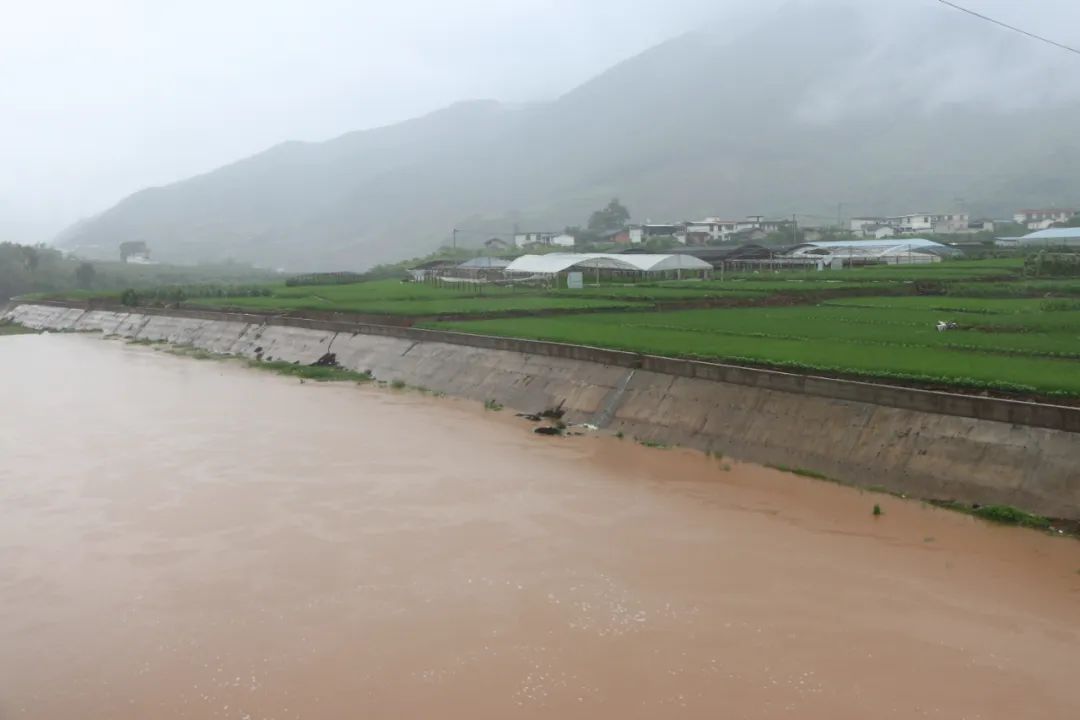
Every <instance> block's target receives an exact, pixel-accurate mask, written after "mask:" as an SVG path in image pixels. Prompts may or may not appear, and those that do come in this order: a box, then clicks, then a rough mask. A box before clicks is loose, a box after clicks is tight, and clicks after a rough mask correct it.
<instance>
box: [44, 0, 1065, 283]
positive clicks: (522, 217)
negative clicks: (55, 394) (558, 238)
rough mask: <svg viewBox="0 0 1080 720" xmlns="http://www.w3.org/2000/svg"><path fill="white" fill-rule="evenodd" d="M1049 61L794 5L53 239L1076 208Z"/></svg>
mask: <svg viewBox="0 0 1080 720" xmlns="http://www.w3.org/2000/svg"><path fill="white" fill-rule="evenodd" d="M1041 52H1043V51H1042V50H1041V49H1040V48H1038V47H1033V46H1032V45H1031V43H1029V42H1028V41H1026V40H1024V39H1023V38H1019V37H1013V36H1011V35H1009V34H1007V33H1002V32H998V31H996V30H994V29H993V28H990V29H989V30H988V29H987V28H986V27H984V26H982V25H978V24H974V23H971V22H969V21H967V19H966V18H964V17H962V16H954V15H953V14H949V13H944V14H943V13H940V12H930V11H927V12H925V13H915V14H912V15H907V16H905V17H904V24H902V25H893V24H891V19H889V18H886V19H884V20H883V19H882V18H880V17H875V16H874V15H873V14H871V13H867V12H865V11H864V9H863V8H860V7H859V6H857V5H854V4H849V3H843V2H838V3H835V4H822V3H814V4H812V5H811V4H807V3H803V4H793V5H792V6H789V7H788V8H786V9H785V10H784V11H783V12H781V13H780V14H778V15H776V16H774V17H772V18H771V19H769V21H767V22H764V23H761V24H758V25H755V26H752V27H739V28H731V27H728V28H719V29H716V28H714V29H711V30H709V31H707V32H699V33H692V34H689V35H685V36H682V37H679V38H675V39H673V40H671V41H668V42H666V43H663V44H661V45H659V46H657V47H654V48H652V49H650V50H648V51H646V52H644V53H642V54H640V55H638V56H636V57H633V58H630V59H629V60H627V61H625V62H623V63H621V64H619V65H617V66H615V67H614V68H611V69H610V70H608V71H607V72H604V73H602V74H601V75H599V76H597V77H596V78H594V79H593V80H591V81H589V82H587V83H585V84H583V85H582V86H580V87H578V88H576V89H573V90H571V91H569V92H568V93H566V94H565V95H563V96H562V97H560V98H557V99H556V100H554V101H551V102H548V103H541V104H535V105H531V106H526V107H521V108H510V107H506V106H502V105H500V104H498V103H496V102H491V101H478V102H468V103H461V104H458V105H455V106H452V107H450V108H447V109H445V110H442V111H439V112H436V113H432V114H431V115H428V116H425V117H422V118H418V119H416V120H411V121H408V122H405V123H400V124H398V125H393V126H389V127H384V128H377V129H374V130H368V131H360V132H354V133H350V134H347V135H344V136H342V137H339V138H336V139H334V140H330V141H327V142H322V143H296V142H293V143H285V144H282V145H279V146H276V147H274V148H271V149H270V150H267V151H266V152H264V153H261V154H259V155H256V156H254V157H251V158H248V159H246V160H242V161H240V162H237V163H234V164H232V165H229V166H226V167H223V168H220V169H218V170H215V171H213V172H210V173H207V174H205V175H201V176H198V177H194V178H191V179H189V180H185V181H182V182H179V183H175V184H172V185H168V186H165V187H161V188H152V189H148V190H144V191H142V192H139V193H136V194H134V195H132V196H130V197H129V198H127V199H125V200H124V201H122V202H121V203H119V204H118V205H117V206H115V207H114V208H112V209H110V210H108V211H106V212H105V213H103V214H102V215H100V216H98V217H96V218H93V219H91V220H90V221H87V222H84V223H81V224H80V225H79V226H76V227H74V228H71V229H69V230H68V231H66V232H65V234H64V235H63V236H62V237H61V239H60V240H59V241H58V242H60V243H61V244H62V245H63V246H64V247H66V248H70V249H73V250H77V251H79V252H81V253H84V254H87V255H94V254H100V255H106V256H112V255H114V254H115V248H116V247H117V245H118V244H119V243H120V242H122V241H124V240H146V241H147V242H148V243H149V244H150V245H151V247H152V249H153V252H154V255H155V257H156V258H158V259H162V260H175V261H196V260H203V259H224V258H229V257H231V258H236V259H242V260H250V261H254V262H257V263H260V264H264V265H272V266H284V267H287V268H289V269H315V268H324V269H333V268H363V267H367V266H370V265H372V264H375V263H378V262H384V261H389V260H396V259H400V258H402V257H408V256H411V255H416V254H418V253H422V252H426V251H428V250H430V249H433V248H434V247H436V246H437V245H438V244H439V243H441V242H444V241H445V240H446V239H447V238H448V237H449V233H450V229H451V228H453V227H455V226H456V227H459V228H461V229H462V230H463V233H462V236H461V237H462V238H463V239H464V240H465V241H466V242H470V243H472V244H476V243H477V242H479V240H481V239H483V238H484V237H485V236H486V235H491V234H504V235H505V234H506V233H507V232H509V231H510V230H511V229H512V227H513V225H514V224H515V223H518V224H520V225H521V226H522V227H523V228H532V229H558V228H561V227H563V226H565V225H568V224H577V223H581V222H582V221H583V220H584V219H585V217H586V216H587V214H588V212H589V211H590V210H591V209H593V208H594V207H595V206H597V205H598V204H600V203H602V202H604V201H606V200H607V199H608V198H609V197H610V196H611V195H619V196H620V197H621V198H622V199H623V200H624V201H625V202H626V203H627V204H628V205H629V206H630V208H631V210H632V211H633V213H634V216H635V218H636V219H639V220H641V219H645V218H651V219H654V220H669V219H670V220H677V219H691V218H693V217H695V216H698V215H705V214H719V215H730V216H739V215H745V214H748V213H765V214H781V215H783V214H790V213H792V212H800V213H815V214H821V215H823V216H830V217H831V216H834V215H835V214H836V209H837V204H838V203H843V204H844V206H845V208H846V209H847V212H856V213H870V212H894V213H898V212H915V211H920V210H928V211H934V210H939V209H940V210H948V209H952V208H954V207H956V206H957V205H960V204H963V206H964V207H965V208H966V209H968V210H970V211H971V212H973V213H976V214H984V213H985V214H996V215H1002V214H1009V213H1010V212H1011V211H1012V209H1014V207H1016V206H1020V205H1042V204H1056V203H1069V204H1071V203H1075V202H1077V200H1080V173H1078V172H1077V170H1078V169H1080V167H1078V162H1080V140H1078V139H1077V138H1076V136H1075V133H1074V132H1072V129H1071V122H1070V120H1069V118H1070V116H1072V115H1073V113H1074V112H1075V110H1076V109H1077V107H1078V106H1077V104H1075V101H1071V100H1069V99H1068V98H1069V97H1076V96H1075V95H1070V92H1071V91H1072V90H1074V89H1075V88H1072V87H1069V82H1070V81H1069V79H1068V77H1067V75H1064V74H1062V75H1055V74H1053V73H1051V74H1049V75H1048V74H1047V73H1046V72H1045V71H1043V70H1041V69H1040V70H1039V71H1038V72H1036V71H1035V69H1034V68H1036V67H1037V66H1035V65H1033V64H1032V61H1033V58H1035V59H1038V56H1039V54H1040V53H1041ZM1054 61H1056V62H1058V63H1059V64H1062V65H1068V64H1069V63H1070V62H1073V61H1069V60H1068V59H1067V58H1066V59H1065V62H1062V61H1061V60H1060V59H1057V58H1052V59H1051V62H1054ZM1034 78H1040V79H1041V80H1042V81H1045V84H1044V85H1040V84H1039V83H1038V82H1036V80H1035V79H1034Z"/></svg>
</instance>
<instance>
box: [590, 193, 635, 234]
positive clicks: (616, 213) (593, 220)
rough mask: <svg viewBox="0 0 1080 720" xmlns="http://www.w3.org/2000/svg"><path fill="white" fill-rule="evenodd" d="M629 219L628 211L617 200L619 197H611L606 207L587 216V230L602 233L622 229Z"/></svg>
mask: <svg viewBox="0 0 1080 720" xmlns="http://www.w3.org/2000/svg"><path fill="white" fill-rule="evenodd" d="M629 221H630V211H629V210H627V209H626V206H625V205H623V204H622V203H621V202H619V198H612V199H611V202H609V203H608V204H607V207H605V208H604V209H603V210H597V211H596V212H594V213H593V214H592V215H590V216H589V230H591V231H592V232H594V233H597V234H600V235H603V234H604V233H609V232H614V231H616V230H620V229H622V228H623V227H625V226H626V223H628V222H629Z"/></svg>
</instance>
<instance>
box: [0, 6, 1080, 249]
mask: <svg viewBox="0 0 1080 720" xmlns="http://www.w3.org/2000/svg"><path fill="white" fill-rule="evenodd" d="M798 1H801V2H809V3H812V2H813V1H814V0H798ZM780 4H781V0H727V1H725V0H452V1H451V0H379V1H378V2H371V1H368V0H185V1H184V2H172V0H93V2H88V1H87V0H34V1H33V2H27V1H26V0H0V18H2V22H0V168H2V171H0V240H5V239H10V240H16V241H23V242H29V241H34V242H36V241H40V240H47V239H49V238H51V237H52V235H53V234H54V233H55V232H56V231H58V230H60V229H62V228H63V227H64V226H66V225H68V224H70V223H71V222H73V221H75V220H77V219H78V218H79V217H82V216H87V215H91V214H94V213H96V212H99V211H101V210H104V209H106V208H107V207H109V206H110V205H112V204H114V203H115V202H116V201H118V200H119V199H121V198H122V197H123V196H125V195H127V194H128V193H130V192H133V191H135V190H138V189H140V188H142V187H146V186H148V185H155V184H164V183H167V182H170V181H173V180H177V179H181V178H183V177H187V176H189V175H192V174H195V173H199V172H203V171H206V170H210V169H212V168H214V167H216V166H218V165H221V164H225V163H227V162H231V161H233V160H236V159H239V158H241V157H244V156H246V155H250V154H252V153H255V152H258V151H260V150H262V149H265V148H266V147H268V146H270V145H273V144H276V143H278V142H280V141H283V140H289V139H297V140H323V139H327V138H330V137H333V136H336V135H339V134H341V133H344V132H348V131H350V130H356V129H362V128H365V127H371V126H374V125H379V124H384V123H388V122H393V121H396V120H401V119H405V118H408V117H411V116H414V115H417V114H421V113H424V112H427V111H430V110H434V109H437V108H439V107H441V106H444V105H446V104H449V103H451V102H454V101H457V100H461V99H467V98H495V99H499V100H505V101H530V100H542V99H547V98H551V97H554V96H557V95H559V94H561V93H562V92H565V91H566V90H569V89H570V88H572V87H573V86H575V85H576V84H578V83H580V82H582V81H583V80H586V79H588V78H589V77H591V76H592V75H594V74H596V73H597V72H599V71H601V70H603V69H604V68H606V67H608V66H610V65H612V64H614V63H616V62H618V61H619V60H621V59H624V58H626V57H629V56H631V55H634V54H636V53H638V52H640V51H642V50H644V49H646V48H647V47H649V46H650V45H653V44H655V43H657V42H660V41H662V40H665V39H667V38H669V37H672V36H674V35H677V34H679V33H681V32H684V31H686V30H691V29H695V28H698V27H701V26H705V25H710V26H713V27H720V28H724V27H732V28H737V27H738V23H739V22H740V21H741V19H742V18H744V17H745V16H746V14H747V13H753V12H762V9H763V8H767V7H768V6H775V5H780ZM858 4H859V5H863V6H873V7H874V8H875V9H880V11H881V13H882V17H883V18H890V17H893V16H895V14H896V13H898V12H899V13H902V12H904V11H905V10H906V9H908V8H909V7H910V8H914V7H919V8H926V7H928V6H933V5H936V3H935V2H934V1H933V0H859V2H858ZM961 4H966V5H968V6H969V7H972V8H975V9H978V10H981V11H984V12H988V13H993V14H995V15H997V16H999V17H1000V18H1001V19H1003V20H1006V21H1011V22H1015V23H1017V24H1020V25H1023V26H1025V27H1026V28H1029V29H1031V30H1032V31H1035V32H1040V33H1045V34H1047V35H1050V36H1052V37H1055V38H1056V39H1060V40H1061V41H1063V42H1069V43H1074V44H1080V11H1078V8H1077V6H1078V5H1080V2H1077V0H1023V1H1022V2H1021V1H1020V0H962V2H961ZM941 12H955V11H951V10H948V9H947V8H944V7H942V8H941ZM972 22H978V21H976V20H974V19H972ZM987 32H996V31H995V30H994V29H993V28H991V27H989V26H988V27H987ZM1076 60H1077V61H1080V57H1078V58H1076ZM1077 68H1078V70H1080V62H1078V64H1077Z"/></svg>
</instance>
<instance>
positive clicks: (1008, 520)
mask: <svg viewBox="0 0 1080 720" xmlns="http://www.w3.org/2000/svg"><path fill="white" fill-rule="evenodd" d="M931 503H932V504H934V505H936V506H937V507H941V508H946V509H947V510H956V511H957V512H962V513H966V514H968V515H974V516H975V517H980V518H982V519H983V520H989V521H990V522H995V523H999V524H1001V525H1016V526H1019V527H1026V528H1034V529H1036V530H1049V529H1050V520H1049V518H1045V517H1043V516H1041V515H1034V514H1032V513H1029V512H1024V511H1023V510H1020V509H1017V508H1014V507H1011V506H1009V505H974V506H970V507H969V506H967V505H962V504H961V503H958V502H951V501H949V502H942V501H931Z"/></svg>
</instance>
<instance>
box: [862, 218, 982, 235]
mask: <svg viewBox="0 0 1080 720" xmlns="http://www.w3.org/2000/svg"><path fill="white" fill-rule="evenodd" d="M970 223H971V217H970V216H969V215H968V214H967V213H936V214H935V213H911V214H908V215H895V216H892V217H856V218H851V221H850V224H849V227H850V228H851V231H852V232H853V233H855V234H856V235H859V236H861V237H866V238H869V237H874V238H878V239H880V238H883V237H889V236H890V235H889V233H888V232H881V230H882V228H892V229H893V231H894V234H897V235H915V234H918V233H938V234H942V235H951V234H957V233H966V232H972V230H971V228H970V227H969V225H970Z"/></svg>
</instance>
